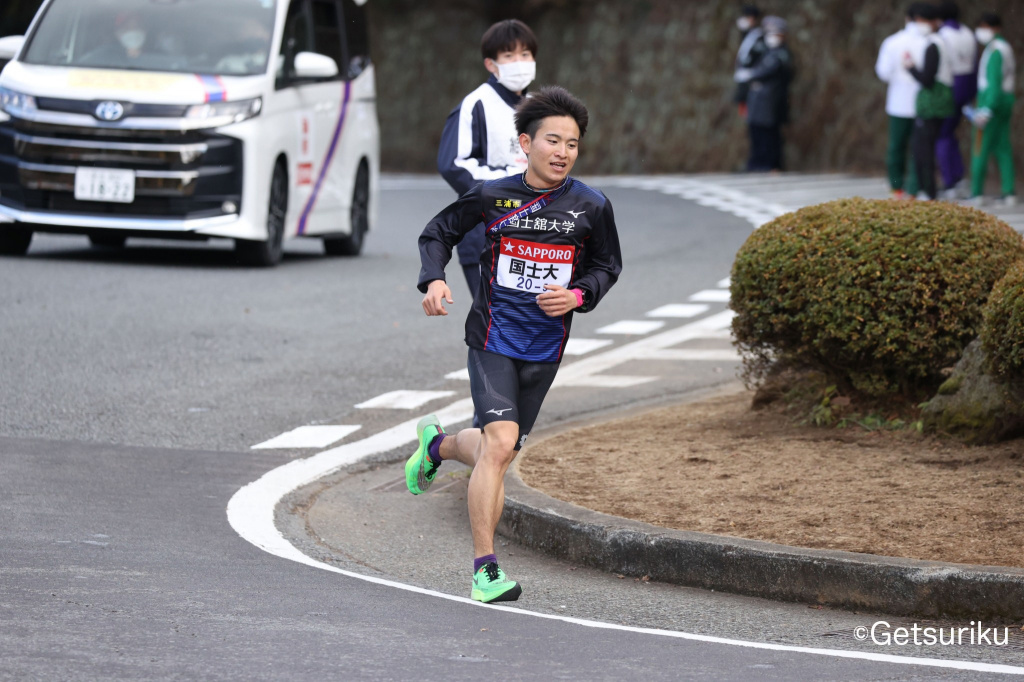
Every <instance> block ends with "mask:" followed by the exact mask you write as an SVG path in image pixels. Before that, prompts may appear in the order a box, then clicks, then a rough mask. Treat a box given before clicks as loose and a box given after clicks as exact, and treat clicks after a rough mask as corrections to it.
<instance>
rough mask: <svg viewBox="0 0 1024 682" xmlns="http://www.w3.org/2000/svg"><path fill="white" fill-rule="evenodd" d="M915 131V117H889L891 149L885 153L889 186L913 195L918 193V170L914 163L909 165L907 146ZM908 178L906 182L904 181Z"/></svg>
mask: <svg viewBox="0 0 1024 682" xmlns="http://www.w3.org/2000/svg"><path fill="white" fill-rule="evenodd" d="M913 132H914V119H912V118H900V117H899V116H890V117H889V149H888V150H887V151H886V154H885V165H886V167H887V168H888V169H889V186H890V187H892V189H893V191H898V190H901V189H902V190H906V192H907V193H908V194H910V195H911V196H916V195H917V190H918V186H917V171H916V170H915V169H914V164H913V163H911V164H910V165H909V168H908V165H907V147H908V146H909V145H910V136H911V134H912V133H913ZM904 178H906V183H904Z"/></svg>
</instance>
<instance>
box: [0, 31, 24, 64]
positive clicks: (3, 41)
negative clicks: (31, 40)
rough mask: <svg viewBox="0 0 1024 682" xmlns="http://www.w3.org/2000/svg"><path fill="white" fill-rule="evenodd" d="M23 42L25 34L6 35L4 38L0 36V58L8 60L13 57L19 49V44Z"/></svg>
mask: <svg viewBox="0 0 1024 682" xmlns="http://www.w3.org/2000/svg"><path fill="white" fill-rule="evenodd" d="M24 44H25V36H7V37H6V38H0V59H5V60H7V61H10V60H12V59H14V58H15V57H16V56H17V55H18V52H20V51H21V46H22V45H24Z"/></svg>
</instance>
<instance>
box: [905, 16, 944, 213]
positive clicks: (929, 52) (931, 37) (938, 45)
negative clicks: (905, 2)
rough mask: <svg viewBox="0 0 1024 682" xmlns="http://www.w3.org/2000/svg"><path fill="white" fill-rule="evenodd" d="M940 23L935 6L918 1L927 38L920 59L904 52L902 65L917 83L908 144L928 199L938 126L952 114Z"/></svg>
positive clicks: (931, 193)
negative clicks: (917, 89)
mask: <svg viewBox="0 0 1024 682" xmlns="http://www.w3.org/2000/svg"><path fill="white" fill-rule="evenodd" d="M940 25H941V17H940V15H939V10H938V8H936V7H933V6H931V5H922V6H921V9H920V10H919V11H918V15H917V27H918V31H919V32H920V34H921V35H922V36H924V37H925V39H926V40H927V47H926V48H925V51H924V59H923V61H922V62H921V63H918V62H917V60H915V59H914V57H913V55H910V54H907V55H905V56H904V58H903V59H904V66H905V67H906V68H907V70H908V71H910V75H911V76H913V77H914V79H915V80H917V82H918V83H920V84H921V89H920V90H919V91H918V93H917V118H916V119H915V120H914V135H913V138H912V139H911V142H910V146H911V148H912V149H913V151H914V165H915V167H916V168H917V180H918V182H919V183H920V184H921V191H922V192H923V193H924V194H925V195H926V196H927V198H928V199H934V198H935V197H936V194H937V187H936V181H935V142H936V140H938V138H939V133H940V132H941V130H942V122H943V120H945V119H946V118H949V117H950V116H952V115H953V112H954V111H955V108H954V106H953V68H952V64H951V61H950V59H949V56H948V53H947V49H948V48H947V47H946V44H945V42H944V41H943V40H942V38H940V37H939V36H938V35H937V34H936V33H935V31H936V30H937V29H938V28H939V26H940Z"/></svg>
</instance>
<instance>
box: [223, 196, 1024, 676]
mask: <svg viewBox="0 0 1024 682" xmlns="http://www.w3.org/2000/svg"><path fill="white" fill-rule="evenodd" d="M395 184H396V185H399V184H400V183H395ZM410 184H411V183H410ZM617 184H619V186H624V187H628V186H636V187H639V186H640V185H639V184H625V183H617ZM643 189H661V188H660V187H657V186H656V185H652V186H649V187H643ZM755 226H757V225H756V224H755ZM732 317H733V313H732V311H729V310H726V311H723V312H721V313H718V314H716V315H712V316H710V317H707V318H704V319H702V320H698V321H697V322H693V323H690V324H687V325H684V326H682V327H679V328H676V329H671V330H669V331H666V332H662V333H661V334H657V335H655V336H652V337H648V338H645V339H641V340H639V341H634V342H632V343H629V344H625V345H624V346H620V347H619V348H615V349H612V350H610V351H607V352H605V353H601V354H600V355H597V356H593V357H591V358H586V359H584V360H580V361H577V362H574V363H572V364H570V365H568V366H566V367H563V368H562V369H561V370H560V371H559V374H558V378H562V377H563V375H568V376H566V379H567V380H565V381H561V382H560V381H559V380H558V378H556V380H555V386H558V385H563V386H571V385H573V384H572V381H573V380H576V381H586V380H593V379H596V378H597V377H594V376H593V375H594V374H596V373H597V372H600V371H605V370H607V369H610V368H611V367H615V366H617V365H619V364H621V363H623V362H627V361H628V360H631V359H635V357H636V356H637V354H642V353H644V352H646V353H649V354H652V353H658V352H661V351H665V350H668V349H669V347H670V346H674V345H677V344H679V343H682V342H684V341H687V340H690V339H696V338H707V337H708V336H711V335H720V333H721V331H722V330H723V329H725V328H726V327H728V325H729V322H730V321H731V319H732ZM461 371H462V370H460V371H459V372H452V373H451V374H449V375H446V378H453V377H452V376H451V375H454V374H459V373H460V372H461ZM644 378H646V377H644ZM436 414H437V416H438V417H439V418H440V420H441V422H442V423H443V424H458V423H461V422H464V421H468V420H469V419H471V418H472V415H473V401H472V398H466V399H463V400H459V401H456V402H454V403H452V404H451V405H449V406H448V407H446V408H444V409H443V410H440V411H439V412H437V413H436ZM417 421H418V420H416V419H413V420H409V421H407V422H404V423H402V424H399V425H398V426H395V427H392V428H390V429H387V430H386V431H381V432H380V433H377V434H374V435H373V436H370V437H368V438H364V439H363V440H361V441H356V442H354V443H348V444H346V445H342V446H339V447H337V448H334V449H332V450H327V451H325V452H321V453H320V454H318V455H314V456H313V457H310V458H308V459H301V460H295V461H292V462H289V463H288V464H285V465H283V466H280V467H278V468H276V469H272V470H271V471H268V472H267V473H266V474H264V475H263V476H261V477H260V478H259V479H257V480H256V481H254V482H252V483H250V484H249V485H246V486H244V487H243V488H241V489H240V490H239V491H238V492H237V493H235V494H234V496H232V498H231V500H230V501H229V502H228V507H227V516H228V523H230V524H231V527H232V528H233V529H234V530H235V532H236V533H238V534H239V536H241V537H242V538H243V539H244V540H246V541H247V542H250V543H252V544H253V545H255V546H257V547H259V548H260V549H262V550H264V551H266V552H268V553H270V554H273V555H274V556H278V557H280V558H283V559H289V560H291V561H295V562H297V563H300V564H304V565H306V566H312V567H314V568H319V569H322V570H325V571H330V572H332V573H338V574H341V575H344V576H347V577H350V578H354V579H357V580H364V581H366V582H369V583H374V584H377V585H384V586H387V587H393V588H397V589H400V590H405V591H407V592H414V593H417V594H423V595H427V596H431V597H436V598H438V599H447V600H449V601H453V602H459V603H461V604H465V605H467V606H473V607H478V608H487V609H492V610H498V611H504V612H506V613H512V614H518V615H521V616H529V617H532V618H544V619H547V620H557V621H561V622H563V623H571V624H574V625H580V626H583V627H589V628H596V629H603V630H618V631H621V632H634V633H639V634H647V635H655V636H659V637H671V638H676V639H683V640H689V641H697V642H707V643H711V644H724V645H729V646H738V647H744V648H748V649H759V650H763V651H787V652H793V653H804V654H812V655H817V656H830V657H834V658H849V659H855V660H864V661H877V662H883V663H896V664H900V665H912V666H921V667H932V668H945V669H951V670H969V671H972V672H989V673H1006V674H1012V675H1024V668H1022V667H1016V666H1010V665H999V664H992V663H975V662H972V661H954V660H942V659H934V658H915V657H911V656H895V655H892V654H876V653H871V652H860V651H845V650H841V649H820V648H812V647H798V646H789V645H785V644H769V643H764V642H750V641H745V640H738V639H727V638H723V637H711V636H708V635H698V634H693V633H688V632H678V631H672V630H657V629H654V628H639V627H632V626H628V625H617V624H614V623H604V622H601V621H594V620H586V619H583V618H573V617H570V616H559V615H555V614H548V613H537V612H534V611H527V610H525V609H518V608H513V607H510V606H503V605H500V604H481V603H480V602H476V601H473V600H471V599H467V598H465V597H457V596H455V595H451V594H445V593H443V592H437V591H435V590H428V589H425V588H422V587H416V586H413V585H406V584H404V583H399V582H396V581H393V580H386V579H384V578H375V577H372V576H367V575H362V574H359V573H353V572H352V571H346V570H344V569H340V568H338V567H336V566H331V565H329V564H325V563H322V562H320V561H316V560H315V559H312V558H311V557H308V556H306V555H305V554H303V553H302V552H300V551H299V550H298V549H297V548H296V547H294V546H293V545H292V544H291V543H289V542H288V541H287V540H286V539H285V538H284V536H283V535H282V534H281V532H280V531H279V530H278V529H277V527H276V526H275V525H274V510H275V508H276V507H277V504H278V503H279V502H280V501H281V500H282V499H283V498H284V497H285V496H286V495H288V494H289V493H291V492H293V491H294V490H296V489H298V488H300V487H302V486H304V485H307V484H309V483H312V482H313V481H316V480H318V479H320V478H322V477H324V476H327V475H329V474H331V473H332V472H334V471H337V470H338V469H340V468H342V467H344V466H348V465H350V464H354V463H355V462H358V461H360V460H362V459H365V458H367V457H370V456H372V455H375V454H380V453H383V452H388V451H389V450H393V449H395V448H398V447H401V446H402V445H406V444H409V443H412V442H413V441H415V435H414V434H415V429H416V422H417Z"/></svg>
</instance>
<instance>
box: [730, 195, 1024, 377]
mask: <svg viewBox="0 0 1024 682" xmlns="http://www.w3.org/2000/svg"><path fill="white" fill-rule="evenodd" d="M1021 258H1024V239H1022V238H1021V236H1020V235H1018V234H1017V233H1016V232H1014V231H1013V230H1012V229H1011V228H1010V227H1009V226H1008V225H1006V224H1005V223H1003V222H1002V221H1000V220H998V219H996V218H994V217H992V216H990V215H988V214H986V213H983V212H981V211H978V210H975V209H971V208H965V207H962V206H957V205H954V204H948V203H937V202H927V203H925V202H900V201H872V200H867V199H844V200H841V201H833V202H830V203H826V204H820V205H818V206H811V207H808V208H804V209H802V210H799V211H796V212H795V213H789V214H787V215H784V216H781V217H779V218H777V219H776V220H774V221H772V222H770V223H768V224H767V225H765V226H763V227H762V228H760V229H759V230H757V231H755V232H754V234H753V235H751V237H750V238H749V239H748V240H747V242H746V243H745V244H744V245H743V247H742V248H741V249H740V251H739V253H738V255H737V257H736V262H735V264H734V265H733V271H732V284H731V293H732V308H733V310H734V311H735V312H736V317H735V319H734V320H733V325H732V329H733V334H734V336H735V338H736V345H737V346H738V348H739V350H740V352H741V354H742V355H743V357H744V365H745V374H746V379H747V381H748V382H754V383H756V382H757V381H759V380H760V379H761V378H763V376H764V373H765V372H766V371H767V369H768V368H769V367H770V365H771V364H772V363H773V362H774V361H776V360H778V359H786V360H788V361H793V362H796V363H803V364H806V365H809V366H812V367H816V368H818V369H821V370H822V371H824V372H826V373H827V374H828V375H829V376H830V377H832V378H833V379H834V380H835V381H836V382H837V383H838V384H839V385H840V386H844V387H847V388H851V389H854V390H855V391H859V392H861V393H863V394H865V395H868V396H873V397H881V396H885V395H889V394H894V393H902V394H904V395H906V396H908V397H911V396H916V395H918V394H919V393H920V392H922V391H924V390H932V389H934V387H935V385H936V384H937V383H938V380H939V378H940V377H939V370H941V369H942V368H943V367H949V366H951V365H953V364H955V363H956V361H957V360H958V359H959V358H960V354H961V352H962V351H963V349H964V347H965V346H966V345H967V343H969V342H970V341H971V340H972V339H973V338H974V337H976V336H977V335H978V332H979V329H980V327H981V321H982V306H983V305H984V303H985V301H986V299H987V298H988V295H989V292H990V291H991V290H992V286H993V285H994V284H995V283H996V282H997V281H998V280H999V279H1000V278H1002V276H1003V274H1004V273H1005V272H1006V270H1007V268H1008V267H1009V266H1010V265H1011V264H1012V263H1013V262H1014V261H1016V260H1019V259H1021Z"/></svg>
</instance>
